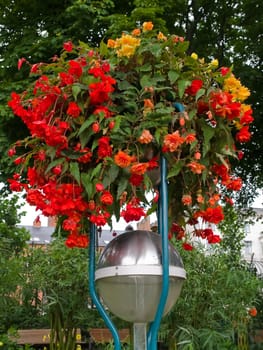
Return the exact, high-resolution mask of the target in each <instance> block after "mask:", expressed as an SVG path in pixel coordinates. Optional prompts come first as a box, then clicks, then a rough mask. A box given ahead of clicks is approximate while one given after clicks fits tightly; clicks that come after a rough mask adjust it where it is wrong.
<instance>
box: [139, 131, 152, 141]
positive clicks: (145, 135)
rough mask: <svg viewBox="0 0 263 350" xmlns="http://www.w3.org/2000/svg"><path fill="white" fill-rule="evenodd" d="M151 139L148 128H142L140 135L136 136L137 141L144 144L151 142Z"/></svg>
mask: <svg viewBox="0 0 263 350" xmlns="http://www.w3.org/2000/svg"><path fill="white" fill-rule="evenodd" d="M152 140H153V136H152V134H151V133H150V131H149V130H143V132H142V134H141V136H140V137H139V138H138V141H139V142H140V143H145V144H147V143H150V142H152Z"/></svg>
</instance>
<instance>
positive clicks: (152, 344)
mask: <svg viewBox="0 0 263 350" xmlns="http://www.w3.org/2000/svg"><path fill="white" fill-rule="evenodd" d="M173 106H174V108H175V109H176V110H177V111H178V112H183V111H184V106H183V105H182V104H181V103H178V102H175V103H174V105H173ZM160 165H161V182H160V199H159V203H158V230H159V232H160V234H161V236H162V265H163V266H162V267H163V279H162V292H161V297H160V301H159V305H158V308H157V312H156V315H155V319H154V321H153V322H152V323H151V325H150V328H149V331H148V339H147V344H148V349H149V350H157V340H158V330H159V327H160V323H161V319H162V315H163V312H164V308H165V304H166V300H167V297H168V293H169V242H168V186H167V161H166V159H165V157H164V156H163V155H161V159H160Z"/></svg>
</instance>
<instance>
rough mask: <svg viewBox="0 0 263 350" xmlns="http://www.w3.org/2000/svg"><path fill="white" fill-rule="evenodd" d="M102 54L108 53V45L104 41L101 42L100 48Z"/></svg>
mask: <svg viewBox="0 0 263 350" xmlns="http://www.w3.org/2000/svg"><path fill="white" fill-rule="evenodd" d="M99 52H100V55H101V56H103V57H105V56H107V54H108V47H107V44H105V43H104V41H101V42H100V48H99Z"/></svg>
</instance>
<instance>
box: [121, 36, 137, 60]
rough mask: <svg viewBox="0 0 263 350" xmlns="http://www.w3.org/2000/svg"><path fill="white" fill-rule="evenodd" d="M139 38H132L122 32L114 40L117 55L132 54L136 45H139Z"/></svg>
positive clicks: (127, 55) (128, 55)
mask: <svg viewBox="0 0 263 350" xmlns="http://www.w3.org/2000/svg"><path fill="white" fill-rule="evenodd" d="M140 42H141V40H140V39H137V38H134V37H133V36H131V35H129V34H123V35H122V37H121V38H118V39H117V40H116V46H115V47H116V48H118V50H117V55H118V56H119V57H123V56H125V57H130V56H132V55H133V54H134V52H135V50H136V47H137V46H139V45H140Z"/></svg>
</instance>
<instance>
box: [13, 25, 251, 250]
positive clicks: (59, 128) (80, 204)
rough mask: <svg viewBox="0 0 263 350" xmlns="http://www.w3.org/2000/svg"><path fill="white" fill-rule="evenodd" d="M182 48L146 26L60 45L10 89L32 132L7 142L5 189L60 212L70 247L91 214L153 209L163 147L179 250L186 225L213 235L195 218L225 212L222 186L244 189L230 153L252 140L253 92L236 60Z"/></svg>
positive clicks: (81, 238) (83, 236)
mask: <svg viewBox="0 0 263 350" xmlns="http://www.w3.org/2000/svg"><path fill="white" fill-rule="evenodd" d="M187 49H188V43H187V42H185V41H184V39H183V38H182V37H178V36H176V35H169V36H165V35H164V34H162V33H160V32H156V31H155V30H154V28H153V24H152V23H151V22H145V23H144V24H143V25H142V27H141V28H137V29H135V30H134V31H133V32H132V33H130V34H128V33H124V34H122V35H121V37H119V38H117V39H116V40H113V39H110V40H108V42H107V43H101V46H100V48H99V49H95V48H90V47H88V46H87V45H85V44H84V43H80V44H79V45H78V46H75V45H73V43H71V42H67V43H65V44H64V49H63V51H62V53H61V55H60V56H59V57H54V58H53V60H52V62H51V63H48V64H46V63H39V64H34V65H32V66H31V74H32V76H35V78H36V79H35V81H34V83H33V84H32V85H30V86H29V87H28V89H27V90H26V91H24V92H23V93H21V94H17V93H15V92H13V93H12V96H11V100H10V101H9V106H10V107H11V108H12V110H13V112H14V114H15V115H16V116H18V117H20V118H21V119H22V120H23V122H24V123H25V124H26V126H27V127H28V129H29V132H30V136H29V137H28V138H26V139H25V140H22V141H17V142H16V144H15V145H13V146H12V147H11V148H10V150H9V155H10V157H14V162H15V164H16V165H17V172H16V173H15V174H14V176H13V178H12V179H10V180H9V182H10V187H11V189H12V190H14V191H22V190H24V191H26V198H27V201H28V202H29V203H30V204H32V205H34V206H36V207H37V208H38V209H40V210H41V211H42V212H43V214H44V215H46V216H57V217H59V218H60V221H59V222H60V224H61V228H62V229H63V230H64V231H65V232H67V241H66V243H67V245H68V246H86V245H87V244H88V233H87V223H89V222H90V223H93V224H95V225H97V226H103V225H105V224H106V223H111V219H112V216H113V215H115V216H116V217H117V219H119V218H120V217H123V218H124V219H125V220H126V221H127V222H130V221H133V220H136V221H137V220H140V219H142V218H144V217H145V216H147V215H149V214H150V213H152V212H154V211H155V210H156V206H157V201H158V174H159V170H158V169H159V159H160V154H163V155H164V156H165V157H166V158H167V163H168V191H169V221H170V228H171V233H174V234H175V235H176V237H177V238H179V239H182V238H183V239H184V244H185V247H186V249H191V246H190V245H187V242H186V233H185V227H186V225H192V229H191V232H192V233H193V234H195V235H197V236H199V237H202V238H204V239H207V240H208V242H209V243H216V242H218V241H219V240H220V239H219V237H218V236H216V235H214V233H213V231H212V230H211V229H206V230H198V229H197V228H196V227H195V224H196V223H197V220H198V219H199V218H201V219H202V220H204V221H205V222H208V223H213V224H218V223H219V222H220V221H221V220H223V218H224V214H223V209H222V206H221V203H222V201H223V199H224V198H222V196H221V195H220V188H221V187H222V186H223V187H226V188H227V189H229V190H234V191H236V190H239V189H240V188H241V186H242V181H241V179H240V178H236V177H234V176H233V175H232V169H231V164H230V158H231V157H235V158H241V154H242V153H241V151H240V150H239V149H240V145H242V143H244V142H247V141H249V140H250V137H251V133H250V131H249V124H250V123H251V122H252V121H253V117H252V109H251V107H250V106H249V105H246V104H244V101H245V99H246V98H247V97H248V96H249V94H250V93H249V90H248V89H247V88H246V87H244V86H243V85H242V84H241V83H240V81H239V80H238V79H237V78H236V77H235V76H234V74H233V72H232V70H231V68H226V67H221V68H218V61H217V60H216V59H214V60H212V61H210V62H206V61H205V60H204V59H200V58H199V57H198V56H197V54H195V53H193V54H191V55H188V54H187V53H186V52H187ZM24 62H27V61H26V60H25V59H21V60H20V61H19V68H20V67H21V65H22V64H23V63H24ZM27 63H28V62H27ZM28 64H29V63H28ZM153 175H154V176H153ZM149 193H151V194H152V196H151V197H149ZM149 198H151V199H150V200H149ZM219 203H220V204H219Z"/></svg>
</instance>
